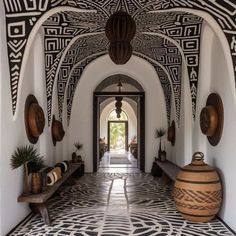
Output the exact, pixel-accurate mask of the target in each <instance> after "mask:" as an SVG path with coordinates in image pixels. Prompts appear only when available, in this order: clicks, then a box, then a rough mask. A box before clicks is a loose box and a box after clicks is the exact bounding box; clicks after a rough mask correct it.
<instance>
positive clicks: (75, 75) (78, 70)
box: [59, 51, 107, 124]
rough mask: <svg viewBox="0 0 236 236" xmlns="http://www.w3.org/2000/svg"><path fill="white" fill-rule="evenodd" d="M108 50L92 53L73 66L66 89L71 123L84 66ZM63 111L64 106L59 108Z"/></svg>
mask: <svg viewBox="0 0 236 236" xmlns="http://www.w3.org/2000/svg"><path fill="white" fill-rule="evenodd" d="M106 53H107V52H106V51H105V52H101V53H100V54H95V55H91V56H90V57H88V58H86V59H85V60H83V61H81V62H80V63H78V64H77V65H76V67H75V68H73V70H72V73H71V76H70V77H69V82H68V87H67V91H66V104H67V122H68V124H69V123H70V117H71V110H72V104H73V98H74V95H75V90H76V86H77V84H78V82H79V80H80V78H81V75H82V73H83V71H84V68H85V67H86V66H87V65H88V64H89V63H91V62H92V61H93V60H95V59H96V58H98V57H100V56H101V55H105V54H106ZM59 109H61V111H62V107H61V108H59Z"/></svg>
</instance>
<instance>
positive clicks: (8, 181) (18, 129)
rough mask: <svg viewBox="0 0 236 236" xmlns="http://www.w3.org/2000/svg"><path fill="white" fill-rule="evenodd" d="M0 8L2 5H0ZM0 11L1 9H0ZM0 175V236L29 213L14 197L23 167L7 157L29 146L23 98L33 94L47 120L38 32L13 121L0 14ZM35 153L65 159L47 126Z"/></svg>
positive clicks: (53, 159)
mask: <svg viewBox="0 0 236 236" xmlns="http://www.w3.org/2000/svg"><path fill="white" fill-rule="evenodd" d="M1 5H2V2H1ZM0 9H1V11H2V10H3V9H4V7H3V6H0ZM0 17H1V24H0V25H1V44H0V49H1V63H0V66H1V71H0V76H1V93H0V99H1V100H0V101H1V103H0V104H1V106H0V108H1V110H0V114H1V120H0V125H1V149H0V151H1V155H0V161H1V164H0V166H1V172H0V181H1V182H0V188H1V198H0V200H1V203H0V211H1V218H0V220H1V221H0V225H1V226H2V227H1V231H0V235H5V234H6V233H7V232H9V231H10V230H11V229H12V228H13V227H14V226H16V225H17V224H18V223H19V222H20V221H21V220H22V219H23V218H24V217H25V216H26V215H27V214H28V213H29V212H30V211H29V209H28V204H24V203H18V202H17V197H18V196H19V195H20V194H21V193H22V189H23V168H21V167H20V168H18V169H15V170H11V168H10V158H11V155H12V154H13V152H14V150H15V149H16V148H17V147H19V146H22V145H25V144H29V141H28V139H27V136H26V132H25V124H24V105H25V100H26V97H27V96H28V95H29V94H34V95H35V96H36V98H37V100H38V102H39V104H40V105H41V106H42V108H43V110H44V113H45V118H46V120H47V109H46V104H47V102H46V85H45V67H44V54H43V37H42V34H41V33H38V35H37V36H36V38H35V40H34V42H33V45H32V48H31V51H30V55H29V57H28V61H27V65H26V71H25V73H24V77H23V84H22V90H21V93H20V94H19V95H18V99H19V103H18V106H19V112H18V113H17V116H16V117H15V119H14V120H13V114H12V106H11V92H10V79H9V69H8V68H9V66H8V60H7V58H8V55H7V49H6V44H7V43H6V38H5V23H4V13H3V12H1V15H0ZM35 147H36V148H37V149H38V152H39V153H40V154H41V155H43V156H44V157H45V160H46V163H47V164H53V165H54V164H55V163H56V161H57V160H60V159H63V158H64V159H66V158H65V157H62V151H61V150H62V143H58V144H57V146H56V148H54V147H53V144H52V141H51V131H50V128H49V127H48V125H47V123H46V126H45V129H44V133H43V134H42V135H41V136H40V138H39V141H38V143H37V144H36V145H35Z"/></svg>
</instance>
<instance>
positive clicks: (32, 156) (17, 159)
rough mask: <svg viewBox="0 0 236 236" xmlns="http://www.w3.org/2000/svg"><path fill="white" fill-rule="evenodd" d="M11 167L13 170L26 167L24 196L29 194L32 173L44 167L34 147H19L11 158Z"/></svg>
mask: <svg viewBox="0 0 236 236" xmlns="http://www.w3.org/2000/svg"><path fill="white" fill-rule="evenodd" d="M10 165H11V168H12V169H16V168H18V167H20V166H22V165H23V166H24V187H23V194H24V195H28V194H29V192H30V191H29V181H28V176H29V173H30V172H32V171H36V170H39V168H41V167H42V166H43V159H42V157H40V156H39V154H37V150H36V149H35V148H34V146H32V145H26V146H21V147H18V148H17V149H16V150H15V152H14V153H13V155H12V156H11V160H10Z"/></svg>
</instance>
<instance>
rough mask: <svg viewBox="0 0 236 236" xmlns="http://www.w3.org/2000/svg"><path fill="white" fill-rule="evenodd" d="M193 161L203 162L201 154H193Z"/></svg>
mask: <svg viewBox="0 0 236 236" xmlns="http://www.w3.org/2000/svg"><path fill="white" fill-rule="evenodd" d="M193 160H196V161H201V160H204V154H203V153H202V152H195V153H194V154H193Z"/></svg>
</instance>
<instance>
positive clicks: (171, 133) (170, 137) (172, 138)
mask: <svg viewBox="0 0 236 236" xmlns="http://www.w3.org/2000/svg"><path fill="white" fill-rule="evenodd" d="M167 140H168V141H170V142H171V144H172V146H174V145H175V122H174V121H172V123H171V126H170V127H169V128H168V133H167Z"/></svg>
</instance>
